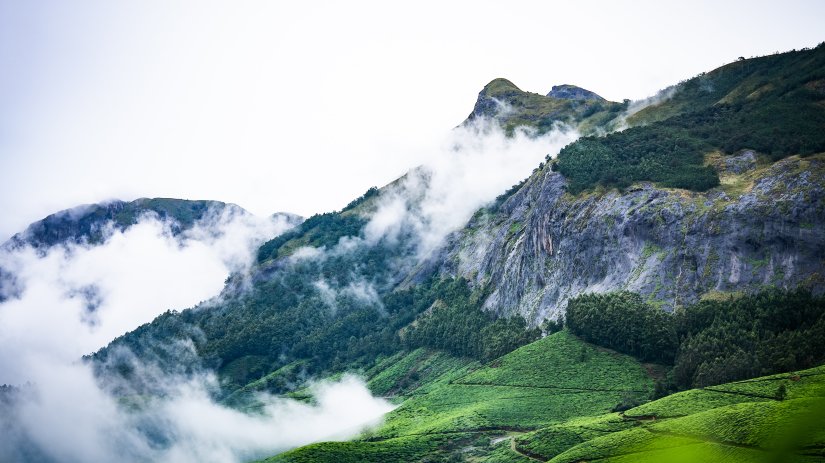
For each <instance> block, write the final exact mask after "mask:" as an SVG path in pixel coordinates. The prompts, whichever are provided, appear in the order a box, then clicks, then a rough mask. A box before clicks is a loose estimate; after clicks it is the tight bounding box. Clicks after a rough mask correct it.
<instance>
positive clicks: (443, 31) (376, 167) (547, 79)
mask: <svg viewBox="0 0 825 463" xmlns="http://www.w3.org/2000/svg"><path fill="white" fill-rule="evenodd" d="M720 3H722V2H711V1H702V2H699V1H692V2H678V3H675V2H673V3H668V2H661V1H615V0H613V1H601V2H596V1H588V2H584V1H578V2H572V1H570V2H550V1H535V2H524V1H521V2H520V1H510V2H486V1H467V2H445V1H443V0H442V1H439V2H429V1H419V2H405V3H404V4H403V5H402V4H400V3H399V2H381V1H376V2H359V1H348V2H320V1H306V2H277V1H244V2H230V1H226V2H209V1H191V2H182V1H176V2H168V1H118V2H111V1H103V0H101V1H95V0H86V1H65V0H59V1H57V0H56V1H38V0H27V1H9V0H0V70H2V71H0V217H2V221H0V240H2V239H5V238H7V237H8V236H9V235H10V234H12V233H14V232H15V231H18V230H20V229H22V228H23V227H24V226H25V225H26V224H28V223H30V222H32V221H34V220H37V219H39V218H41V217H43V216H45V215H47V214H48V213H50V212H53V211H55V210H58V209H63V208H67V207H71V206H73V205H76V204H80V203H88V202H97V201H101V200H105V199H108V198H121V199H133V198H137V197H142V196H151V197H154V196H167V197H180V198H190V199H217V200H222V201H228V202H235V203H237V204H240V205H241V206H243V207H245V208H247V209H249V210H251V211H252V212H254V213H256V214H269V213H272V212H275V211H290V212H295V213H299V214H302V215H310V214H312V213H315V212H323V211H327V210H332V209H337V208H340V207H342V206H343V205H345V204H346V203H347V202H349V201H350V200H351V199H353V198H354V197H355V196H357V195H359V194H361V193H362V192H363V191H364V190H366V189H367V188H368V187H370V186H372V185H382V184H385V183H387V182H389V181H391V180H392V179H394V178H396V177H397V176H399V175H401V174H402V173H404V172H405V171H406V170H407V169H408V168H410V167H412V166H414V165H417V164H418V163H419V162H421V159H423V158H424V157H425V154H426V153H423V152H422V151H423V150H426V149H429V148H428V147H429V146H432V144H433V141H434V140H439V139H441V138H443V137H445V136H446V134H447V132H448V131H449V130H450V129H451V128H452V127H454V126H455V125H457V124H459V123H460V122H461V121H462V120H463V119H464V118H465V117H466V116H467V114H469V112H470V111H471V109H472V106H473V103H474V102H475V98H476V95H477V93H478V91H479V90H480V89H481V88H482V87H483V86H484V84H486V83H487V82H488V81H490V80H491V79H493V78H495V77H506V78H509V79H510V80H512V81H513V82H514V83H515V84H516V85H518V86H520V87H521V88H522V89H524V90H529V91H534V92H540V93H546V92H547V91H549V89H550V87H551V86H552V85H555V84H562V83H570V84H576V85H579V86H582V87H585V88H587V89H590V90H593V91H595V92H597V93H599V94H601V95H602V96H604V97H606V98H608V99H611V100H621V99H623V98H630V99H639V98H643V97H645V96H648V95H651V94H652V93H654V92H655V91H656V90H658V89H660V88H663V87H665V86H667V85H670V84H673V83H676V82H678V81H680V80H683V79H685V78H689V77H691V76H694V75H696V74H698V73H699V72H702V71H707V70H711V69H713V68H715V67H717V66H719V65H722V64H724V63H726V62H729V61H733V60H735V59H736V58H737V57H738V56H746V57H749V56H754V55H762V54H767V53H772V52H775V51H786V50H789V49H793V48H802V47H813V46H816V45H817V43H819V42H820V41H823V40H825V34H823V31H825V27H824V26H825V2H821V1H807V2H805V1H788V0H786V1H783V2H781V3H777V2H759V1H740V2H724V4H723V5H720ZM527 174H529V171H528V172H525V173H524V175H525V176H526V175H527Z"/></svg>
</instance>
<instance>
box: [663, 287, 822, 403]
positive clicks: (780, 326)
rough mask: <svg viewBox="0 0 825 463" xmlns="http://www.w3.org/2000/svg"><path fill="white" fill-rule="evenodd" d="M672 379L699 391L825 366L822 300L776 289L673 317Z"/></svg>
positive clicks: (700, 305) (698, 307) (703, 304)
mask: <svg viewBox="0 0 825 463" xmlns="http://www.w3.org/2000/svg"><path fill="white" fill-rule="evenodd" d="M674 322H675V324H676V328H677V333H678V335H679V339H680V346H679V354H678V356H677V357H676V363H675V366H674V370H673V372H674V379H675V381H676V383H677V385H679V386H680V387H684V388H687V387H701V386H707V385H711V384H720V383H725V382H728V381H734V380H738V379H744V378H752V377H754V376H761V375H766V374H771V373H777V372H785V371H792V370H798V369H803V368H810V367H813V366H816V365H819V364H821V363H823V362H825V299H823V298H821V297H813V296H811V294H810V293H809V292H806V291H793V292H784V291H779V290H776V289H772V290H767V291H764V292H761V293H759V294H756V295H752V296H746V297H743V298H740V299H735V300H729V301H704V302H700V303H698V304H696V305H694V306H691V307H688V308H687V309H686V310H685V311H682V312H677V313H676V315H675V317H674Z"/></svg>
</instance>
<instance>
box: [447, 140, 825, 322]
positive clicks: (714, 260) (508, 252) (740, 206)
mask: <svg viewBox="0 0 825 463" xmlns="http://www.w3.org/2000/svg"><path fill="white" fill-rule="evenodd" d="M739 158H740V159H731V158H727V159H726V160H725V162H720V163H719V168H720V172H721V177H722V183H723V185H722V187H720V188H716V189H714V190H711V191H709V192H707V193H691V192H686V191H682V190H666V189H659V188H656V187H654V186H651V185H649V184H643V185H640V186H636V187H634V188H631V189H629V190H628V191H626V192H624V193H619V192H617V191H615V190H614V191H610V192H602V193H590V194H585V195H579V196H575V197H573V196H570V195H568V194H566V193H565V192H564V187H565V179H564V177H562V176H561V175H560V174H558V173H556V172H552V171H551V170H550V169H549V168H546V167H545V168H544V169H542V170H541V171H539V172H538V173H536V174H534V175H533V177H531V178H530V179H529V180H528V182H527V183H526V184H525V185H524V187H522V188H521V189H520V190H519V191H517V192H516V193H515V194H514V195H513V196H511V197H510V198H508V199H507V201H506V202H504V203H503V204H502V206H501V207H500V208H499V210H498V211H483V212H479V213H478V214H476V216H475V217H473V219H472V221H471V222H470V224H469V225H468V226H467V227H466V228H465V229H464V230H462V231H461V232H460V233H458V234H456V235H454V236H453V237H451V240H450V242H449V243H448V245H447V247H446V249H445V250H444V251H443V253H442V255H441V256H439V258H440V259H442V264H441V266H440V268H439V271H440V272H441V273H442V274H449V275H457V276H464V277H466V278H468V279H470V281H471V282H473V284H474V285H476V286H477V287H482V288H486V289H487V290H488V291H489V295H488V296H487V298H486V301H485V308H487V309H489V310H493V311H495V312H498V313H500V314H512V313H520V314H522V315H523V316H525V317H526V318H527V319H528V320H529V321H531V322H533V323H539V322H540V321H541V320H542V319H544V318H557V317H558V316H559V315H560V314H561V313H563V311H564V308H565V305H566V301H567V299H569V298H570V297H574V296H576V295H578V294H580V293H583V292H605V291H611V290H619V289H627V290H630V291H635V292H638V293H640V294H642V295H643V296H644V297H646V298H647V299H648V300H649V301H650V302H651V303H653V304H655V305H658V306H660V307H662V308H663V309H665V310H672V309H673V308H674V307H678V306H682V305H686V304H690V303H693V302H696V301H697V300H699V299H700V298H702V297H713V296H714V295H717V294H719V293H728V292H737V291H742V292H752V291H757V290H759V289H760V288H762V287H764V286H766V285H776V286H780V287H785V288H794V287H797V286H799V285H805V286H808V287H811V288H812V289H813V290H814V291H815V292H817V293H822V292H823V288H825V156H823V155H818V156H813V157H809V158H802V159H800V158H798V157H793V158H788V159H785V160H782V161H780V162H777V163H775V164H772V165H768V166H762V167H758V166H757V164H756V163H755V162H754V161H753V160H754V155H753V153H750V152H745V153H742V154H741V155H740V156H739Z"/></svg>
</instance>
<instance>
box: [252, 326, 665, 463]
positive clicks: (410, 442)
mask: <svg viewBox="0 0 825 463" xmlns="http://www.w3.org/2000/svg"><path fill="white" fill-rule="evenodd" d="M449 366H452V368H447V367H449ZM411 371H418V372H420V373H419V375H418V376H417V377H418V378H419V379H420V385H419V386H418V387H417V388H415V389H412V390H411V389H409V388H407V389H404V388H400V387H399V385H403V384H405V381H408V378H409V376H410V373H409V372H411ZM438 372H441V374H440V375H438V376H436V374H434V373H438ZM372 373H374V375H373V376H372V377H371V378H370V379H369V384H370V386H371V387H372V388H373V390H374V391H375V392H378V393H380V392H382V391H384V392H386V391H392V390H405V391H406V392H405V396H406V397H407V400H406V401H404V402H403V403H402V405H401V406H400V407H399V408H397V409H396V410H395V411H393V412H391V413H390V414H388V416H387V417H386V420H385V423H384V424H383V426H381V427H380V428H378V429H376V430H373V431H372V432H370V433H368V434H366V435H364V436H362V438H361V440H359V441H355V442H348V443H321V444H315V445H311V446H307V447H303V448H299V449H295V450H293V451H290V452H287V453H284V454H282V455H279V456H277V457H273V458H272V459H270V460H267V461H272V462H304V461H376V462H378V461H380V462H393V461H399V462H400V461H404V462H407V461H439V459H440V458H445V459H446V458H447V457H451V458H459V459H458V460H456V461H463V460H461V458H470V459H482V460H484V461H491V462H493V461H530V458H528V457H526V456H524V455H521V454H519V453H518V452H515V451H513V450H512V448H511V445H512V439H513V438H514V436H516V435H520V434H522V433H524V432H526V431H532V430H536V429H540V428H545V427H547V426H552V425H554V424H558V423H563V422H567V421H569V420H572V419H579V420H587V419H593V420H596V421H599V420H601V421H605V419H604V418H603V416H604V415H605V414H610V411H611V410H612V409H614V408H615V407H617V406H618V405H620V404H621V403H623V402H628V401H630V402H633V401H643V400H645V399H646V398H647V397H648V396H649V394H650V393H651V391H652V388H653V381H652V379H651V378H650V377H649V376H648V375H647V373H646V371H645V368H644V367H643V366H642V365H641V364H640V363H638V362H637V361H635V360H634V359H632V358H631V357H628V356H625V355H622V354H618V353H615V352H613V351H609V350H606V349H601V348H597V347H595V346H592V345H590V344H587V343H585V342H583V341H581V340H579V339H578V338H576V337H575V336H573V335H572V334H570V333H568V332H566V331H562V332H559V333H556V334H553V335H551V336H548V337H546V338H544V339H541V340H538V341H536V342H534V343H532V344H529V345H527V346H524V347H522V348H519V349H517V350H515V351H513V352H511V353H509V354H507V355H505V356H503V357H501V358H499V359H496V360H494V361H493V362H490V363H489V364H487V365H484V366H481V365H479V364H478V363H476V362H469V361H465V362H463V361H461V360H460V359H455V358H449V357H447V356H444V354H438V353H435V352H433V351H426V350H423V349H419V350H417V351H414V352H412V353H409V354H407V355H404V356H396V357H391V358H388V359H387V360H386V361H385V362H384V364H383V365H381V364H380V363H379V366H378V367H377V368H376V370H375V371H372ZM431 373H432V374H431ZM610 416H613V417H615V416H617V415H616V414H611V415H610ZM583 417H586V418H583ZM600 417H602V418H600ZM607 421H609V420H607ZM614 421H615V418H614ZM603 425H604V426H606V427H608V428H609V429H613V428H610V423H607V422H606V421H605V422H604V423H603ZM588 437H589V436H588ZM482 460H478V461H482Z"/></svg>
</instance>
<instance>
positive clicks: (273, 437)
mask: <svg viewBox="0 0 825 463" xmlns="http://www.w3.org/2000/svg"><path fill="white" fill-rule="evenodd" d="M293 224H294V221H293V220H290V219H289V218H287V217H278V216H276V217H273V218H266V219H261V218H256V217H254V216H252V215H250V214H247V213H245V212H244V211H243V210H241V209H240V208H233V207H229V208H224V209H223V210H213V211H211V212H210V213H208V214H207V215H206V216H205V217H204V219H202V220H201V221H199V222H198V223H196V224H195V226H194V227H192V228H190V229H188V230H185V231H184V232H183V233H180V234H178V235H174V234H173V233H172V227H171V226H170V223H168V222H164V221H161V220H159V219H158V218H157V217H156V216H153V215H151V214H150V215H146V216H144V217H143V218H142V219H141V220H140V221H139V223H137V224H136V225H133V226H131V227H129V228H128V229H126V230H124V231H119V230H115V229H114V228H111V227H110V228H109V229H108V231H107V238H106V240H105V241H104V243H102V244H100V245H97V246H91V245H77V244H69V245H65V246H64V245H58V246H54V247H52V248H50V249H48V250H46V251H45V252H43V251H36V250H34V249H32V248H30V247H20V248H16V249H5V250H4V251H2V253H0V266H2V267H3V268H4V269H6V271H8V272H10V273H11V274H13V275H14V279H15V281H16V282H17V283H18V286H19V287H20V288H21V290H20V291H19V294H17V296H18V297H11V298H9V299H8V300H6V301H5V302H3V303H2V304H0V384H3V383H8V384H14V385H18V386H20V388H19V389H16V390H15V391H16V392H8V390H7V391H6V393H2V391H0V432H2V436H3V437H2V438H0V461H34V460H36V461H42V460H45V461H60V462H65V461H69V462H75V461H76V462H86V461H147V462H149V461H171V462H190V461H191V462H195V461H197V462H204V461H206V462H212V461H214V462H233V461H247V460H250V459H255V458H260V457H263V456H267V455H272V454H274V453H277V452H280V451H283V450H286V449H289V448H292V447H295V446H299V445H303V444H307V443H310V442H314V441H318V440H331V439H346V438H350V437H352V436H354V435H355V434H357V433H358V432H360V431H361V430H363V429H364V428H365V427H366V426H369V425H372V424H375V422H376V421H377V420H380V417H381V416H382V415H383V414H384V413H386V412H387V411H389V410H390V409H392V405H391V404H389V403H388V402H386V401H384V400H380V399H375V398H373V397H372V396H371V395H370V393H369V391H368V389H367V388H366V386H365V385H364V383H363V382H362V381H360V380H359V379H357V378H355V377H351V376H346V377H344V378H343V379H341V380H340V381H337V382H322V383H317V384H315V385H312V386H311V387H310V393H311V395H312V396H313V401H312V402H311V403H304V402H299V401H295V400H290V399H283V398H278V397H274V396H270V395H266V394H260V395H258V396H257V397H256V399H255V400H256V402H257V403H258V404H259V407H258V408H256V409H255V410H254V411H252V412H242V411H238V410H236V409H232V408H229V407H226V406H223V405H221V404H219V403H217V402H216V401H215V400H214V392H215V391H217V390H219V389H220V387H219V384H218V381H217V379H216V378H215V376H214V374H213V373H211V372H208V371H205V372H202V373H200V374H197V375H194V376H192V375H189V376H185V377H184V376H173V377H170V376H169V375H164V374H162V373H161V372H160V370H159V369H156V368H152V367H151V366H150V365H143V364H140V363H137V360H136V359H135V358H134V356H131V357H130V358H132V361H133V362H135V363H134V367H135V368H136V369H137V370H138V371H140V377H141V381H143V382H148V383H151V387H152V390H153V391H158V392H159V393H158V394H157V396H155V397H153V398H151V399H147V398H145V397H141V396H130V395H128V394H127V395H126V396H123V395H122V393H123V391H129V389H130V388H129V387H128V385H124V386H125V387H122V388H118V387H116V386H117V385H113V384H110V383H109V382H110V381H111V380H112V379H111V378H108V379H105V378H99V377H95V375H94V374H93V371H92V368H91V366H90V365H88V364H86V363H83V362H81V361H80V358H81V356H82V355H84V354H87V353H90V352H93V351H95V350H97V349H98V348H100V347H102V346H104V345H106V344H107V343H108V342H109V341H111V340H112V339H113V338H114V337H116V336H118V335H120V334H123V333H125V332H126V331H129V330H132V329H134V328H136V327H137V326H138V325H140V324H142V323H146V322H148V321H150V320H152V319H153V318H154V317H155V316H157V315H158V314H160V313H161V312H163V311H166V310H169V309H182V308H186V307H190V306H193V305H195V304H197V303H198V302H200V301H203V300H207V299H209V298H212V297H214V296H215V295H217V294H218V293H219V292H220V290H221V289H222V288H223V286H224V281H225V280H226V278H227V276H228V275H229V274H230V272H243V271H245V269H246V268H247V267H248V266H249V265H250V263H251V262H252V261H253V257H254V252H255V250H256V249H257V247H258V246H259V245H260V244H261V242H263V241H264V240H266V239H270V238H272V237H273V236H276V235H278V234H280V233H282V232H284V231H285V230H287V229H288V228H290V227H291V226H292V225H293ZM357 289H358V288H355V287H353V288H352V291H353V294H355V293H357V291H356V290H357ZM358 294H360V293H358ZM356 296H357V294H356ZM184 344H185V345H181V346H170V349H188V350H189V351H191V352H190V355H194V348H193V347H192V344H191V343H188V344H186V343H184ZM122 354H125V355H126V356H127V357H129V355H128V353H122ZM112 391H119V392H120V393H119V394H117V395H115V394H113V393H112Z"/></svg>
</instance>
